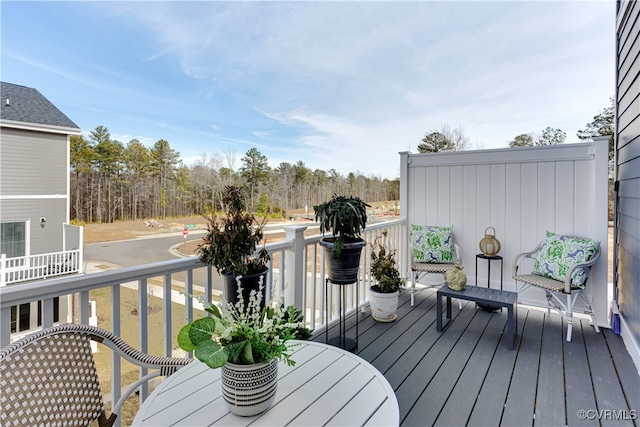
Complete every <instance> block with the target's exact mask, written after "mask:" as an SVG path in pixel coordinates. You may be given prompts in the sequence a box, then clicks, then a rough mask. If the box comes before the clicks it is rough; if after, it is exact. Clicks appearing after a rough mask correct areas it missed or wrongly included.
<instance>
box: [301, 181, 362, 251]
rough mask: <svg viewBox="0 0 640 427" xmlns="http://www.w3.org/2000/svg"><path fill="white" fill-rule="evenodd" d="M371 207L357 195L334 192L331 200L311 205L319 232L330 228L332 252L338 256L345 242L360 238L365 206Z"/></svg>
mask: <svg viewBox="0 0 640 427" xmlns="http://www.w3.org/2000/svg"><path fill="white" fill-rule="evenodd" d="M368 207H371V206H370V205H368V204H367V203H365V202H364V201H363V200H361V199H360V198H359V197H355V196H350V197H346V196H339V195H337V194H334V195H333V197H332V198H331V200H329V201H328V202H324V203H321V204H319V205H316V206H314V207H313V210H314V212H315V218H316V221H319V223H320V232H321V233H322V234H323V235H324V233H325V232H328V231H329V230H331V233H332V235H333V237H334V241H333V252H334V254H335V255H336V256H340V254H341V252H342V248H343V246H344V244H345V243H351V242H354V241H357V240H359V239H360V233H361V231H362V230H364V228H365V226H366V224H367V208H368Z"/></svg>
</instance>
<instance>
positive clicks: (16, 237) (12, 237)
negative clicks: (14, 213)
mask: <svg viewBox="0 0 640 427" xmlns="http://www.w3.org/2000/svg"><path fill="white" fill-rule="evenodd" d="M26 236H27V223H26V222H24V221H21V222H3V223H2V224H0V253H3V254H5V255H6V256H7V258H15V257H21V256H25V255H26V252H27V250H26V245H27V243H26V242H27V239H26Z"/></svg>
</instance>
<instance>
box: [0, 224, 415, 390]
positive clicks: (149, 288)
mask: <svg viewBox="0 0 640 427" xmlns="http://www.w3.org/2000/svg"><path fill="white" fill-rule="evenodd" d="M283 228H284V230H285V239H284V240H283V241H281V242H275V243H270V244H267V245H266V249H267V250H268V251H269V252H270V253H271V255H272V259H271V261H270V264H271V265H270V267H271V269H270V273H269V275H268V276H267V289H270V290H272V291H273V297H274V298H279V297H280V296H282V294H283V293H284V299H285V304H294V305H295V306H297V307H300V308H302V309H303V310H304V312H305V314H306V321H307V323H308V324H309V326H310V327H311V328H313V329H315V330H316V331H317V332H322V331H324V329H325V328H326V326H327V325H332V324H333V323H335V322H337V320H338V318H339V313H338V305H337V297H336V296H337V295H338V294H337V292H338V289H336V288H338V286H333V285H331V288H329V289H330V292H329V293H328V295H325V279H324V277H325V262H324V257H325V252H324V251H325V250H324V249H323V248H321V247H320V246H319V244H318V242H319V241H320V239H321V238H322V236H321V235H315V236H310V237H305V236H304V232H305V230H306V228H307V226H296V225H293V226H284V227H283ZM385 230H386V231H387V233H388V236H387V243H388V244H389V246H390V247H391V248H394V249H397V251H398V257H399V260H400V259H404V257H406V252H407V251H406V248H407V247H408V246H407V229H406V221H405V220H404V219H396V220H392V221H387V222H381V223H377V224H370V225H369V226H367V228H366V229H365V230H364V234H363V237H364V238H365V240H366V241H367V242H368V243H372V242H373V240H374V239H375V237H376V236H377V235H380V234H381V233H382V232H383V231H385ZM370 251H371V247H370V245H367V246H366V247H365V249H364V250H363V252H362V256H361V264H360V272H359V275H358V282H357V283H356V284H355V286H358V287H359V288H358V293H359V297H360V299H359V301H355V295H356V290H355V286H350V288H351V289H350V291H349V292H348V296H347V303H346V305H345V307H344V309H345V310H346V311H347V312H351V313H352V312H353V311H354V310H356V309H357V308H358V309H359V308H360V307H362V306H363V305H364V304H366V301H367V299H368V298H367V297H368V294H367V292H366V291H367V289H368V287H369V286H370V284H371V283H370V280H371V279H370V277H369V275H368V269H369V260H370ZM68 252H73V251H68ZM314 260H315V262H314ZM195 273H197V276H198V277H203V278H202V279H200V280H199V281H198V283H196V280H194V276H195V275H196V274H195ZM157 278H160V280H158V279H157ZM212 279H213V271H212V267H210V266H207V265H205V264H203V263H202V262H201V261H200V260H199V259H198V257H196V256H192V257H187V258H180V259H175V260H171V261H163V262H158V263H153V264H145V265H140V266H135V267H127V268H121V269H116V270H110V271H104V272H100V273H95V274H84V275H77V276H66V277H64V278H54V279H48V280H41V281H37V282H31V283H24V284H14V285H10V286H4V287H0V345H2V346H4V345H7V344H8V343H9V342H10V341H11V339H12V331H11V328H12V326H11V325H12V319H11V307H12V306H17V305H20V304H26V303H30V302H33V301H42V304H41V306H42V316H41V318H42V327H50V326H53V323H54V322H53V318H54V313H53V311H54V298H56V297H63V296H68V295H77V302H76V304H75V305H76V307H78V313H76V315H75V316H74V319H76V320H75V321H76V322H80V323H86V324H88V323H89V316H90V314H91V308H90V301H89V292H90V291H92V290H97V289H105V288H109V289H110V294H111V316H110V317H111V324H110V325H109V324H100V325H99V326H100V327H102V328H105V329H108V330H110V331H112V332H113V333H115V334H116V335H120V333H121V328H122V325H121V322H120V318H121V316H120V315H121V309H122V307H123V305H124V304H123V300H122V298H121V295H120V292H121V288H122V287H124V286H126V287H134V288H135V289H136V290H137V302H136V305H137V306H138V307H148V306H149V299H150V298H160V299H161V300H162V312H163V325H164V329H163V332H162V334H151V335H150V334H149V326H148V315H147V310H138V325H137V329H138V334H139V342H140V346H139V350H140V351H143V352H148V351H149V350H148V349H149V347H150V346H149V338H151V337H155V336H157V335H161V337H158V339H161V340H162V348H163V349H164V350H163V352H164V354H163V356H171V355H172V354H173V351H174V348H176V347H177V344H176V341H175V335H176V334H177V332H178V331H175V330H172V327H171V325H172V317H173V309H172V305H175V304H176V303H177V304H180V305H183V306H184V308H185V310H184V311H185V313H186V315H185V317H187V319H185V322H186V321H187V320H189V319H193V318H194V317H198V316H202V315H203V312H199V311H196V310H197V309H196V308H195V305H196V304H197V301H196V302H195V303H194V300H193V299H192V298H190V297H188V296H187V295H203V296H204V297H205V298H206V299H207V300H209V301H211V300H215V299H216V298H217V296H218V295H219V294H220V292H219V291H216V290H214V289H213V280H212ZM156 282H157V283H160V282H161V283H162V285H155V284H154V283H156ZM325 297H327V298H326V300H327V301H328V306H329V308H330V310H329V316H328V318H327V316H326V314H325V313H326V311H325V308H326V307H325ZM172 303H173V304H172ZM94 314H95V313H94ZM98 314H99V313H98ZM14 324H15V322H14ZM126 327H127V328H133V327H136V325H130V324H128V325H126ZM144 374H145V372H142V373H141V375H144ZM111 376H112V377H111V390H112V396H111V399H112V401H116V400H117V399H119V397H120V390H121V389H122V386H123V384H122V379H121V378H122V370H121V361H120V359H119V358H117V357H115V356H114V359H113V360H112V371H111ZM147 394H148V389H147V388H146V386H144V387H143V388H142V389H141V390H140V396H141V399H144V398H145V397H146V396H147Z"/></svg>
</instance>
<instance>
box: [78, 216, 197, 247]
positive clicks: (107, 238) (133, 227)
mask: <svg viewBox="0 0 640 427" xmlns="http://www.w3.org/2000/svg"><path fill="white" fill-rule="evenodd" d="M185 224H195V225H196V228H206V222H205V219H204V218H203V217H201V216H192V217H180V218H167V219H163V220H156V219H152V220H148V219H145V220H138V221H118V222H114V223H111V224H106V223H103V224H87V225H85V226H84V242H85V243H101V242H111V241H114V240H128V239H135V238H137V237H141V236H148V235H152V234H161V233H174V232H176V231H181V230H182V229H183V228H184V226H185Z"/></svg>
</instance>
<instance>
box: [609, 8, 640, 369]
mask: <svg viewBox="0 0 640 427" xmlns="http://www.w3.org/2000/svg"><path fill="white" fill-rule="evenodd" d="M617 5H618V17H617V25H616V33H617V34H616V41H617V55H616V70H617V73H616V84H617V86H616V131H617V132H616V180H617V186H618V192H617V200H616V201H617V203H616V226H617V230H616V236H615V238H616V245H617V246H616V247H617V259H616V263H617V287H618V290H619V298H618V301H619V306H620V312H621V313H622V318H623V323H624V325H623V326H624V328H623V329H624V330H623V336H624V337H625V343H626V344H627V347H628V348H629V349H630V352H631V353H632V356H633V357H634V360H635V362H636V366H637V367H638V369H639V370H640V354H639V353H640V2H637V1H619V2H618V3H617Z"/></svg>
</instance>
